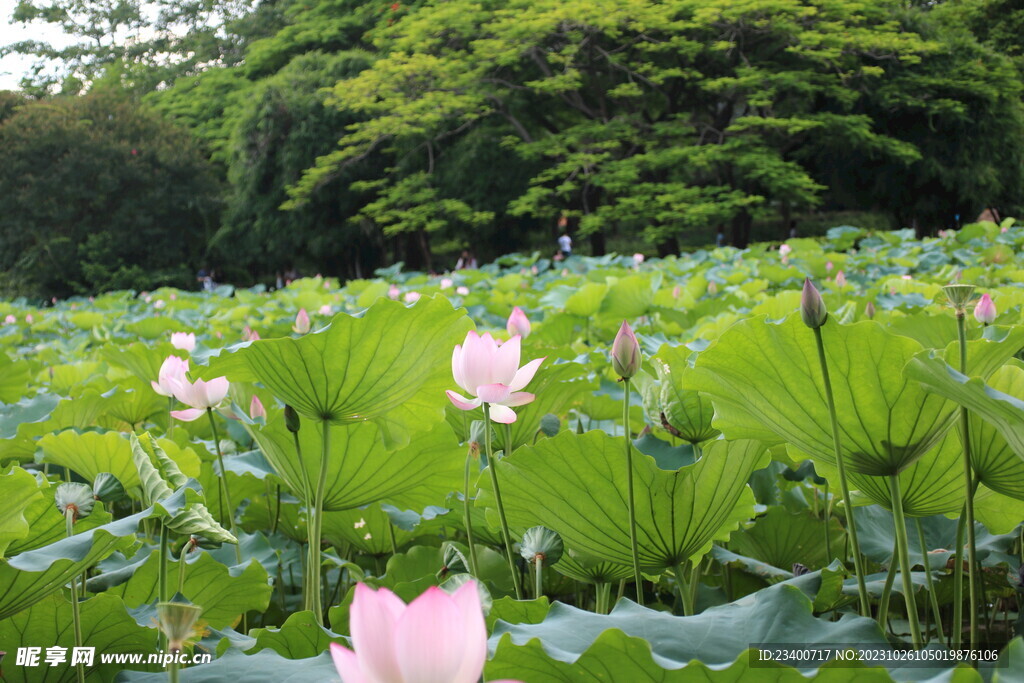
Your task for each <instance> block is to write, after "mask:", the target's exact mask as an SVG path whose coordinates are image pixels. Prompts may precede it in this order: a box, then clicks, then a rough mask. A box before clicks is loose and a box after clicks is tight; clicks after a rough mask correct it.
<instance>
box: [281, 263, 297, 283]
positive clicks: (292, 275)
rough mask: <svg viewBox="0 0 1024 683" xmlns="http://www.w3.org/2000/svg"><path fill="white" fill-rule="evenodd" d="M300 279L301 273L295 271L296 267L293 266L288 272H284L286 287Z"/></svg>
mask: <svg viewBox="0 0 1024 683" xmlns="http://www.w3.org/2000/svg"><path fill="white" fill-rule="evenodd" d="M298 279H299V271H298V270H296V269H295V266H292V267H291V268H289V269H288V270H286V271H284V284H285V286H286V287H287V286H288V285H290V284H291V283H293V282H295V281H296V280H298Z"/></svg>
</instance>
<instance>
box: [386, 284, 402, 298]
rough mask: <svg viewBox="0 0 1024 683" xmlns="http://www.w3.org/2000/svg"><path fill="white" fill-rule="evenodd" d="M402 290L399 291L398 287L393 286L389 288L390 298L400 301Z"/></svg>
mask: <svg viewBox="0 0 1024 683" xmlns="http://www.w3.org/2000/svg"><path fill="white" fill-rule="evenodd" d="M401 293H402V292H401V290H399V289H398V285H391V286H390V287H388V298H389V299H394V300H395V301H398V295H399V294H401Z"/></svg>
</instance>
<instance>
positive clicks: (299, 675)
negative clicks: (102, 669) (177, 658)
mask: <svg viewBox="0 0 1024 683" xmlns="http://www.w3.org/2000/svg"><path fill="white" fill-rule="evenodd" d="M179 675H180V680H181V683H224V681H245V683H309V682H310V681H333V680H336V679H337V677H338V671H337V669H335V668H334V663H333V662H332V661H331V656H330V655H329V654H327V653H326V652H325V653H324V654H322V655H320V656H319V657H313V658H310V659H288V658H286V657H282V656H281V655H279V654H277V653H276V652H274V651H273V650H264V651H262V652H257V653H256V654H254V655H245V654H242V653H241V652H239V651H238V650H228V651H227V652H225V653H224V655H223V656H222V657H218V658H217V659H216V660H214V661H212V662H210V663H209V664H201V665H199V666H190V667H188V668H187V669H183V670H182V671H181V672H180V674H179ZM166 680H167V674H166V673H163V672H160V673H143V672H140V671H139V672H137V671H122V672H121V673H120V674H118V676H117V678H116V679H115V681H116V683H164V681H166Z"/></svg>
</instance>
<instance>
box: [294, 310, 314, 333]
mask: <svg viewBox="0 0 1024 683" xmlns="http://www.w3.org/2000/svg"><path fill="white" fill-rule="evenodd" d="M311 328H312V324H311V323H310V322H309V313H307V312H306V309H305V308H303V309H300V310H299V313H298V315H296V316H295V324H294V325H292V331H293V332H295V333H296V334H307V333H308V332H309V330H310V329H311Z"/></svg>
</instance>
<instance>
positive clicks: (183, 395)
mask: <svg viewBox="0 0 1024 683" xmlns="http://www.w3.org/2000/svg"><path fill="white" fill-rule="evenodd" d="M167 386H169V387H170V388H171V393H172V394H174V398H176V399H178V400H179V401H181V402H182V403H184V404H185V405H187V406H195V405H196V400H195V398H194V397H193V393H194V392H193V386H192V384H191V383H189V381H188V380H187V379H185V378H184V377H174V376H172V375H169V376H168V377H167Z"/></svg>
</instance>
